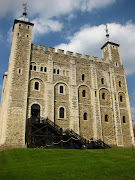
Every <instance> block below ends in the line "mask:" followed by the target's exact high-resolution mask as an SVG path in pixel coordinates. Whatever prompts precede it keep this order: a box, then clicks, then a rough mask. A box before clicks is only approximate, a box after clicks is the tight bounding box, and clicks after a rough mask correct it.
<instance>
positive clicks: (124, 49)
mask: <svg viewBox="0 0 135 180" xmlns="http://www.w3.org/2000/svg"><path fill="white" fill-rule="evenodd" d="M23 3H25V1H22V0H20V1H16V0H12V1H11V0H0V94H1V89H2V83H3V74H4V72H5V71H7V68H8V61H9V55H10V47H11V40H12V26H13V21H14V19H15V18H16V19H18V18H19V17H21V16H22V11H23V9H22V4H23ZM27 3H28V16H27V17H28V18H29V20H30V21H31V22H33V23H34V24H35V25H34V29H33V39H32V42H33V43H35V45H36V46H37V45H38V44H40V45H45V46H46V49H47V48H48V47H55V48H56V49H58V48H60V49H64V50H65V51H67V50H70V51H73V52H74V53H82V54H87V55H90V56H91V57H92V56H96V57H99V59H100V58H101V57H102V55H101V49H100V48H101V47H102V45H103V44H104V42H105V41H106V36H105V24H108V28H109V34H110V40H112V41H114V42H116V43H119V44H120V52H121V58H122V62H123V65H124V69H125V73H126V78H127V86H128V92H129V98H130V104H131V112H132V119H134V120H135V81H134V79H135V10H134V9H135V0H44V1H43V0H27Z"/></svg>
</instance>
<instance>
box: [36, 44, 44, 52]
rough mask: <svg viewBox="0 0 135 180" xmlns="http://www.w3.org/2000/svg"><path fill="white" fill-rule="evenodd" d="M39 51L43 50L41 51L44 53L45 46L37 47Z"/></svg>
mask: <svg viewBox="0 0 135 180" xmlns="http://www.w3.org/2000/svg"><path fill="white" fill-rule="evenodd" d="M37 48H38V49H39V50H43V51H45V46H42V45H38V47H37Z"/></svg>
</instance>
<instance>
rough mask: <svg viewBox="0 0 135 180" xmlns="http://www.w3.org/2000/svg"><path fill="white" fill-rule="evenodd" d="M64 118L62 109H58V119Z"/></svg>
mask: <svg viewBox="0 0 135 180" xmlns="http://www.w3.org/2000/svg"><path fill="white" fill-rule="evenodd" d="M64 117H65V112H64V108H63V107H61V108H60V109H59V118H64Z"/></svg>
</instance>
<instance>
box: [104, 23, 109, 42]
mask: <svg viewBox="0 0 135 180" xmlns="http://www.w3.org/2000/svg"><path fill="white" fill-rule="evenodd" d="M105 26H106V37H107V40H109V33H108V26H107V24H106V25H105Z"/></svg>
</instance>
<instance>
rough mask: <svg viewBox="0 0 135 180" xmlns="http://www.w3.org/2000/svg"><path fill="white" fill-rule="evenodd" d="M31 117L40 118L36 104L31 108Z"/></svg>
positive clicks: (38, 107)
mask: <svg viewBox="0 0 135 180" xmlns="http://www.w3.org/2000/svg"><path fill="white" fill-rule="evenodd" d="M31 116H32V117H40V106H39V105H38V104H33V105H32V106H31Z"/></svg>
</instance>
